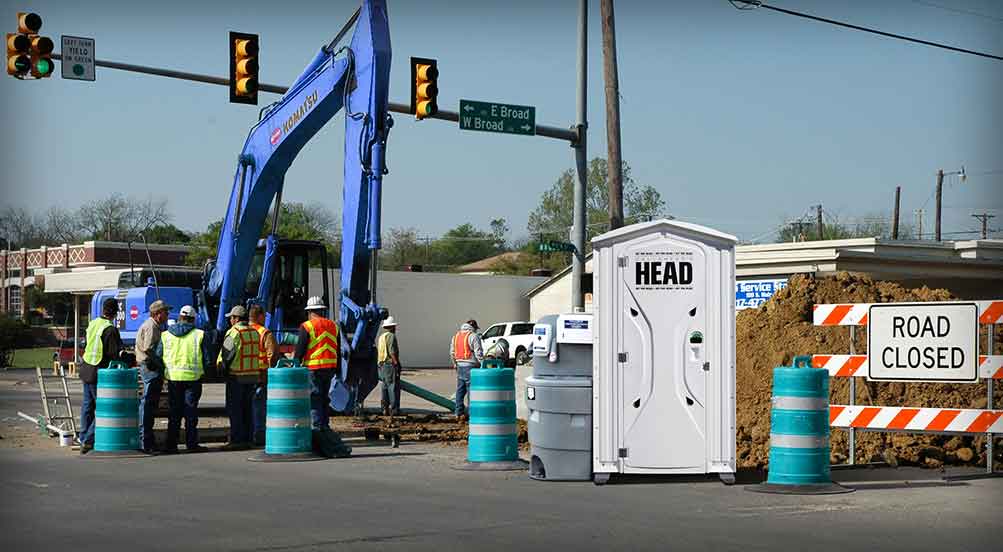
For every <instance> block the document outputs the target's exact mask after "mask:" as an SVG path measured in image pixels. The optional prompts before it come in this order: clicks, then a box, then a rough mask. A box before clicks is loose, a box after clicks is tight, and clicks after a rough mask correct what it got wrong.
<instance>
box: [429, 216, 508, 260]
mask: <svg viewBox="0 0 1003 552" xmlns="http://www.w3.org/2000/svg"><path fill="white" fill-rule="evenodd" d="M496 226H499V225H496ZM503 247H504V241H503V240H502V239H500V238H499V237H498V235H496V234H493V233H492V232H485V231H483V230H478V229H477V228H475V227H474V225H472V224H470V223H464V224H461V225H459V226H457V227H456V228H453V229H451V230H449V231H448V232H446V233H445V234H443V235H442V237H441V238H439V239H437V240H435V241H434V242H432V244H431V252H432V263H431V264H432V265H434V266H438V267H443V268H448V267H455V266H459V265H464V264H467V263H472V262H474V261H479V260H481V259H484V258H486V257H490V256H492V255H497V254H499V253H501V252H502V251H503Z"/></svg>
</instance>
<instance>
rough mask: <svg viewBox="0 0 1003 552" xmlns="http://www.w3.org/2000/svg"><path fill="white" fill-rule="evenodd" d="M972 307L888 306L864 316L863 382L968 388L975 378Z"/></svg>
mask: <svg viewBox="0 0 1003 552" xmlns="http://www.w3.org/2000/svg"><path fill="white" fill-rule="evenodd" d="M978 317H979V309H978V306H977V305H976V304H975V303H890V304H881V305H871V307H870V309H869V311H868V314H867V363H868V373H867V379H869V380H873V381H940V382H955V383H972V382H975V381H976V380H977V379H978V375H979V374H978V363H979V354H978V353H979V342H978V337H979V332H978V328H979V320H978Z"/></svg>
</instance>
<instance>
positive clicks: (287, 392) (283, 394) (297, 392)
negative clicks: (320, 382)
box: [268, 387, 310, 399]
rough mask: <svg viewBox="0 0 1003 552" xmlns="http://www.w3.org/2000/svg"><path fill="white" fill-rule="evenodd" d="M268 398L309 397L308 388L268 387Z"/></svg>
mask: <svg viewBox="0 0 1003 552" xmlns="http://www.w3.org/2000/svg"><path fill="white" fill-rule="evenodd" d="M268 398H269V399H309V398H310V390H309V389H273V388H271V387H269V388H268Z"/></svg>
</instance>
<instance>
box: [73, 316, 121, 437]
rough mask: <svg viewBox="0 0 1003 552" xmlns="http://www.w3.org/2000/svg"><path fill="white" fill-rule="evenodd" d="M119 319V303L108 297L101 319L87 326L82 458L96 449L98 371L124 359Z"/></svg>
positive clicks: (83, 378)
mask: <svg viewBox="0 0 1003 552" xmlns="http://www.w3.org/2000/svg"><path fill="white" fill-rule="evenodd" d="M116 316H118V301H117V300H115V299H114V298H112V297H109V298H107V299H105V300H104V302H103V303H101V316H100V317H98V318H95V319H94V320H91V321H90V323H89V324H88V325H87V344H86V345H85V347H84V357H83V359H82V360H83V363H82V364H81V365H80V381H81V382H82V383H83V384H84V400H83V402H82V403H81V404H80V435H79V436H78V439H79V441H80V454H87V453H88V452H89V451H90V450H91V449H93V448H94V410H95V407H96V406H97V394H98V370H100V369H102V368H107V367H108V364H109V363H110V362H111V361H113V360H121V359H122V358H123V354H124V350H125V347H124V346H123V345H122V336H121V335H120V334H119V333H118V328H116V327H115V324H114V320H115V317H116Z"/></svg>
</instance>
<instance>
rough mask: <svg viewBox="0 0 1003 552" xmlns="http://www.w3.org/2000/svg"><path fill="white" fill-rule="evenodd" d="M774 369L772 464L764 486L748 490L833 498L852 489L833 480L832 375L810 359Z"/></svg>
mask: <svg viewBox="0 0 1003 552" xmlns="http://www.w3.org/2000/svg"><path fill="white" fill-rule="evenodd" d="M793 364H794V366H778V367H776V368H774V369H773V398H772V407H771V409H770V465H769V468H768V474H767V477H766V482H765V483H763V484H761V485H755V486H752V487H748V489H749V490H750V491H757V492H766V493H779V494H834V493H848V492H851V491H853V489H849V488H846V487H843V486H841V485H838V484H836V483H833V482H832V480H831V479H830V477H829V372H828V370H819V369H816V368H812V366H811V357H810V356H798V357H794V363H793Z"/></svg>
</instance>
